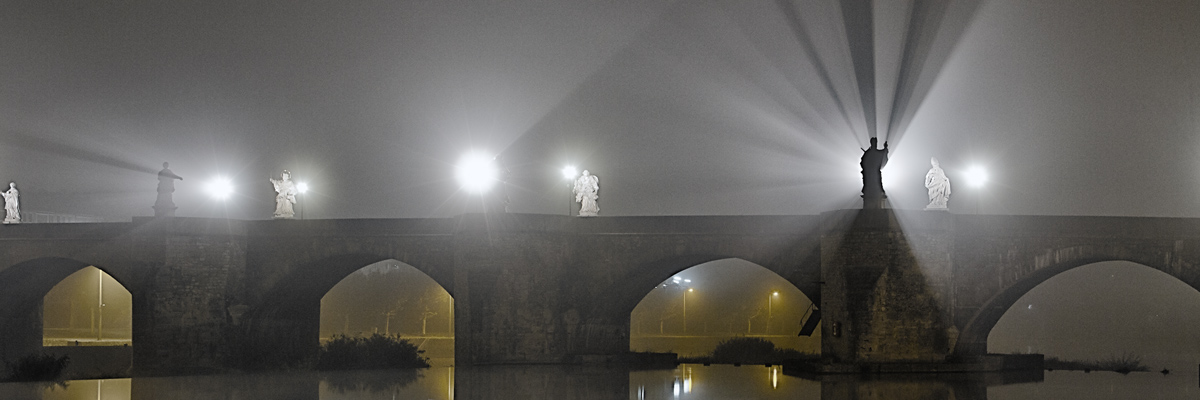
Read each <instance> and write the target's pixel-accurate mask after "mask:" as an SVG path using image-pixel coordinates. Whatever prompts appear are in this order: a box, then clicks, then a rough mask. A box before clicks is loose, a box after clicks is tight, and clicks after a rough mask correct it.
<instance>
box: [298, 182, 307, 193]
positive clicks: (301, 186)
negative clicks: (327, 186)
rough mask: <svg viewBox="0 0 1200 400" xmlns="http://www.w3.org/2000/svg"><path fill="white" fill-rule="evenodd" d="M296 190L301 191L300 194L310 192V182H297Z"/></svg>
mask: <svg viewBox="0 0 1200 400" xmlns="http://www.w3.org/2000/svg"><path fill="white" fill-rule="evenodd" d="M296 191H297V192H300V194H304V193H306V192H308V184H307V183H304V182H300V183H297V184H296Z"/></svg>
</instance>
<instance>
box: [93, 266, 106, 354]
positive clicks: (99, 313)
mask: <svg viewBox="0 0 1200 400" xmlns="http://www.w3.org/2000/svg"><path fill="white" fill-rule="evenodd" d="M93 268H94V267H93ZM103 337H104V271H101V270H100V268H96V341H97V342H99V341H100V339H102V338H103Z"/></svg>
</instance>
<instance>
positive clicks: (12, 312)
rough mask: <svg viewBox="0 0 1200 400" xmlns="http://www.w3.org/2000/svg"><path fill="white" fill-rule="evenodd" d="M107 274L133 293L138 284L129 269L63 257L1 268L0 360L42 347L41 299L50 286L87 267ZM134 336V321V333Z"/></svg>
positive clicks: (12, 357) (9, 358) (26, 261)
mask: <svg viewBox="0 0 1200 400" xmlns="http://www.w3.org/2000/svg"><path fill="white" fill-rule="evenodd" d="M89 266H90V267H95V268H97V269H99V270H101V271H103V272H104V273H105V274H108V275H109V276H111V277H112V278H113V279H115V280H116V281H117V282H118V283H120V284H121V286H123V287H124V288H125V290H128V291H129V292H130V293H131V294H133V295H134V299H135V300H134V307H135V314H134V315H135V321H136V319H137V318H136V315H137V314H136V308H137V300H136V299H137V295H138V293H139V291H138V287H137V285H136V284H135V282H136V281H135V279H134V277H133V275H134V272H133V270H132V269H130V268H127V267H126V268H121V267H118V268H112V267H109V266H102V265H96V264H92V263H88V262H84V261H79V260H76V259H72V258H65V257H41V258H34V259H29V260H25V261H22V262H19V263H17V264H14V265H12V266H9V267H8V268H4V269H3V270H0V338H4V339H5V340H3V341H0V359H8V360H11V359H15V358H16V357H21V356H23V355H26V354H30V353H34V352H38V351H40V350H41V348H42V334H43V322H42V313H43V309H42V300H43V298H44V297H45V296H46V294H47V293H49V292H50V289H53V288H54V286H55V285H57V284H58V283H59V282H62V281H63V279H66V278H67V277H68V276H70V275H71V274H74V273H75V272H78V271H79V270H82V269H84V268H87V267H89ZM134 334H135V335H136V322H135V333H134Z"/></svg>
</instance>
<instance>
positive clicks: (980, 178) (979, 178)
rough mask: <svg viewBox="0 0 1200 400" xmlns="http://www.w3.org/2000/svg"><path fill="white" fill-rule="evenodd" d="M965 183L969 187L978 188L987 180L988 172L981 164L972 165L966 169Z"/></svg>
mask: <svg viewBox="0 0 1200 400" xmlns="http://www.w3.org/2000/svg"><path fill="white" fill-rule="evenodd" d="M966 177H967V185H968V186H970V187H975V188H980V187H983V185H984V184H986V183H987V181H988V173H987V170H986V169H983V167H981V166H978V165H976V166H973V167H971V168H969V169H967V176H966Z"/></svg>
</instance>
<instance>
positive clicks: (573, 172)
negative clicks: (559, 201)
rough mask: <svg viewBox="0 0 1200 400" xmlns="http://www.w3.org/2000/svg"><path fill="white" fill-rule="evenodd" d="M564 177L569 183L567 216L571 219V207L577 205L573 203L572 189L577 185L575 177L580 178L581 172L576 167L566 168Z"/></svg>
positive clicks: (569, 166)
mask: <svg viewBox="0 0 1200 400" xmlns="http://www.w3.org/2000/svg"><path fill="white" fill-rule="evenodd" d="M562 176H563V179H565V180H566V181H567V216H568V217H570V216H571V206H572V205H574V204H575V202H574V201H571V200H572V199H571V189H572V185H573V184H574V183H575V177H577V176H579V170H578V169H576V168H575V166H574V165H568V166H565V167H563V169H562Z"/></svg>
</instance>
